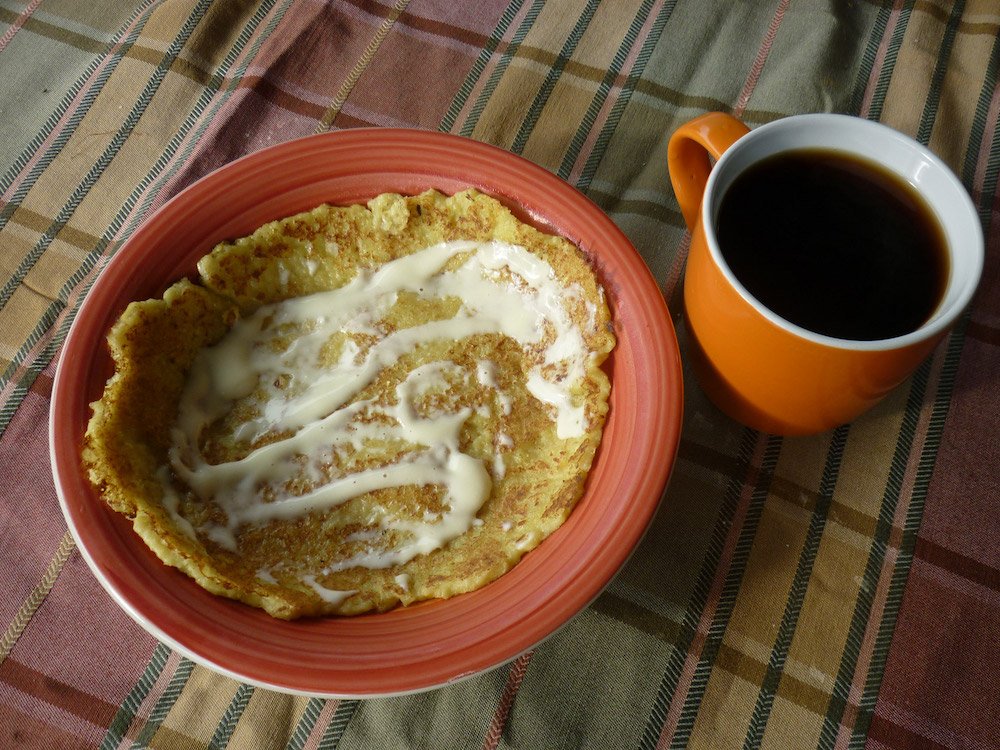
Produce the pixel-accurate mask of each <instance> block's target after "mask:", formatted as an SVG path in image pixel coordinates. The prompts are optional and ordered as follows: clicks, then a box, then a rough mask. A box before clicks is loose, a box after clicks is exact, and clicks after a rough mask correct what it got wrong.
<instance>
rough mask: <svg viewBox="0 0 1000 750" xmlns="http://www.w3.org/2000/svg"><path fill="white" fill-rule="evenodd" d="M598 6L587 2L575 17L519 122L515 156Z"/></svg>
mask: <svg viewBox="0 0 1000 750" xmlns="http://www.w3.org/2000/svg"><path fill="white" fill-rule="evenodd" d="M599 4H600V0H587V6H586V7H585V8H584V10H583V12H582V13H581V14H580V15H579V16H578V17H577V19H576V23H575V24H573V29H572V31H570V33H569V36H568V37H566V41H565V43H564V44H563V46H562V49H560V50H559V53H558V54H557V55H556V59H555V62H554V63H553V64H552V66H551V67H550V68H549V70H548V72H547V73H546V74H545V80H544V81H543V83H542V85H541V87H540V88H539V89H538V91H537V92H536V93H535V98H534V99H533V100H532V102H531V106H529V107H528V112H527V114H525V116H524V118H523V119H522V120H521V127H520V128H518V131H517V135H515V136H514V142H513V143H512V144H511V147H510V150H511V151H513V152H514V153H515V154H520V153H522V152H523V151H524V146H525V144H527V142H528V136H529V135H530V134H531V131H532V130H534V129H535V125H536V124H537V123H538V117H539V115H541V113H542V109H543V108H544V107H545V104H546V102H548V100H549V97H550V96H551V95H552V90H553V89H554V88H555V86H556V81H558V80H559V76H560V75H561V74H562V71H563V69H564V68H565V67H566V61H567V60H568V59H569V58H570V57H572V55H573V52H574V51H575V50H576V47H577V45H578V44H579V43H580V38H581V37H582V36H583V34H584V32H585V31H586V30H587V27H588V26H590V22H591V21H592V20H593V18H594V13H596V12H597V7H598V5H599Z"/></svg>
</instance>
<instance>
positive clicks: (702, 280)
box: [667, 113, 984, 435]
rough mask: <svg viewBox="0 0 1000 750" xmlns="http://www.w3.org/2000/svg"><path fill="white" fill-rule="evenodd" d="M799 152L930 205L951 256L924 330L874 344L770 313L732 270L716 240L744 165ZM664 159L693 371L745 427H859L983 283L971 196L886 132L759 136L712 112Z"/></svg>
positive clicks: (863, 127) (851, 121)
mask: <svg viewBox="0 0 1000 750" xmlns="http://www.w3.org/2000/svg"><path fill="white" fill-rule="evenodd" d="M794 151H799V152H803V153H807V154H808V153H817V152H819V151H822V152H824V153H828V154H829V153H833V154H839V155H842V156H844V157H848V158H850V159H853V160H856V161H857V163H858V164H862V165H864V164H866V163H867V164H868V165H874V166H876V167H878V168H879V170H880V171H882V172H884V173H888V174H889V175H890V176H891V177H893V178H894V179H897V180H898V181H900V182H901V183H903V184H904V185H908V186H910V188H911V189H912V190H913V191H915V192H916V194H917V195H918V196H919V198H921V199H922V201H923V203H924V204H925V207H926V209H927V210H928V211H929V212H930V214H931V215H932V217H933V220H934V221H936V223H937V225H938V226H939V227H940V230H941V232H940V234H941V240H942V242H941V245H942V246H943V250H942V252H943V253H944V255H945V266H944V275H943V277H942V280H941V285H940V286H941V291H940V295H939V296H938V297H937V303H936V307H933V309H932V311H931V312H930V314H929V316H928V317H927V318H926V319H925V320H924V322H923V323H919V324H917V325H915V326H914V327H913V329H912V330H906V331H904V332H902V333H900V334H898V335H896V334H894V335H892V336H890V337H882V338H875V339H870V338H862V337H857V338H852V337H850V336H847V337H838V336H837V335H829V334H825V333H817V332H816V331H815V330H810V329H809V328H807V327H805V326H804V325H800V324H798V323H796V322H792V321H791V320H788V319H786V318H785V317H783V316H782V315H779V314H778V313H776V312H774V310H772V309H771V308H770V307H768V306H767V305H765V304H763V303H762V302H761V301H760V300H759V299H758V298H757V296H755V295H754V294H752V293H751V292H750V291H749V290H748V288H747V285H746V284H745V283H744V282H743V281H742V280H741V278H740V277H739V276H737V275H736V274H735V273H734V271H733V268H732V265H731V264H730V263H729V262H727V260H726V257H725V256H724V252H723V248H722V247H721V246H720V242H719V214H720V207H721V206H722V205H723V201H724V199H725V197H726V194H727V191H729V190H730V188H731V187H732V186H733V184H734V182H735V181H736V180H737V179H738V178H740V177H741V176H742V175H744V174H745V173H746V172H747V170H749V169H751V168H757V167H759V166H760V165H761V163H762V162H764V161H765V160H770V163H773V162H774V159H772V158H771V157H778V156H787V155H788V153H789V152H794ZM667 158H668V167H669V171H670V179H671V183H672V184H673V188H674V193H675V195H676V196H677V200H678V202H679V204H680V207H681V212H682V213H683V215H684V220H685V222H686V223H687V225H688V228H689V229H690V230H691V248H690V253H689V256H688V259H687V267H686V272H685V278H684V312H685V325H686V327H687V331H688V335H689V350H688V351H689V354H690V355H691V364H692V368H693V369H694V372H695V376H696V378H697V380H698V383H699V384H700V385H701V387H702V389H703V390H704V391H705V392H706V394H707V395H708V396H709V398H710V399H711V400H712V401H713V402H714V403H715V404H716V405H717V406H718V407H719V408H720V409H721V410H722V411H723V412H725V413H727V414H728V415H729V416H731V417H733V418H734V419H736V420H737V421H739V422H742V423H743V424H745V425H748V426H750V427H753V428H756V429H758V430H762V431H765V432H769V433H773V434H780V435H803V434H810V433H817V432H823V431H825V430H828V429H831V428H834V427H836V426H838V425H841V424H844V423H846V422H850V421H852V420H853V419H854V418H855V417H857V416H859V415H860V414H861V413H862V412H864V411H865V410H867V409H868V408H870V407H871V406H873V405H874V404H875V403H876V402H878V401H879V400H880V399H881V398H882V397H883V396H885V394H886V393H888V392H889V391H890V390H892V389H893V388H895V387H896V386H897V385H899V384H900V383H901V382H902V381H903V380H905V379H906V378H907V376H909V375H910V374H911V373H912V372H913V370H915V369H916V367H917V366H918V365H919V364H920V363H921V362H922V361H923V360H924V359H925V358H926V357H927V356H928V355H929V354H930V352H931V351H932V350H933V349H934V347H935V346H936V345H937V344H938V342H939V341H940V340H941V339H942V338H943V336H944V335H945V334H946V333H947V331H948V330H949V329H950V328H951V327H952V326H953V324H954V323H955V321H956V320H957V318H958V317H959V315H960V314H961V313H962V311H963V310H964V309H965V307H966V306H967V305H968V303H969V301H970V300H971V298H972V295H973V293H974V292H975V289H976V286H977V285H978V283H979V277H980V275H981V273H982V267H983V255H984V248H983V233H982V228H981V226H980V222H979V217H978V215H977V213H976V210H975V208H974V207H973V205H972V201H971V200H970V198H969V195H968V193H967V192H966V190H965V188H964V187H963V186H962V184H961V182H959V180H958V179H957V178H956V177H955V175H954V174H953V173H952V172H951V170H950V169H949V168H948V167H947V166H946V165H945V164H944V163H943V162H942V161H941V160H940V159H938V158H937V157H936V156H934V154H932V153H931V152H930V151H929V150H928V149H927V148H925V147H924V146H921V145H920V144H919V143H917V142H916V141H913V140H912V139H910V138H908V137H906V136H904V135H902V134H900V133H898V132H896V131H895V130H892V129H891V128H889V127H887V126H884V125H880V124H878V123H874V122H870V121H867V120H863V119H860V118H857V117H851V116H847V115H833V114H810V115H796V116H793V117H787V118H784V119H781V120H776V121H774V122H771V123H768V124H766V125H763V126H761V127H759V128H756V129H754V130H752V131H751V130H749V129H748V128H747V127H746V126H745V125H744V124H743V123H741V122H740V121H739V120H737V119H735V118H733V117H731V116H729V115H726V114H721V113H710V114H706V115H703V116H701V117H698V118H696V119H694V120H692V121H690V122H688V123H686V124H685V125H683V126H681V127H680V128H679V129H678V130H677V131H676V132H675V133H674V134H673V135H672V136H671V138H670V143H669V146H668V152H667ZM711 159H714V160H715V163H714V165H713V164H712V161H711ZM737 184H738V183H737ZM733 194H734V195H736V194H737V192H736V191H734V193H733ZM734 200H736V198H734ZM789 210H790V209H788V207H787V206H784V205H774V206H773V207H771V206H769V207H768V208H767V210H766V212H764V215H761V216H760V217H759V221H760V222H764V223H765V228H766V227H767V226H770V227H772V228H776V227H777V226H778V223H781V222H788V221H790V220H792V219H794V218H797V217H792V216H789V215H788V214H787V213H786V211H789ZM729 236H731V234H730V235H729ZM753 236H754V237H756V236H757V235H756V234H754V235H753ZM755 241H756V240H755ZM758 249H759V250H764V249H769V248H764V247H762V246H760V245H753V246H752V247H751V248H750V252H749V255H750V256H751V258H752V257H753V252H754V251H755V250H758ZM805 250H806V249H805V248H803V251H805ZM744 252H745V250H744ZM863 281H864V280H863V279H859V280H858V282H859V283H862V282H863ZM893 283H894V284H905V283H909V282H906V281H903V280H894V281H893ZM852 295H853V292H852V290H851V289H850V288H849V289H845V290H844V293H843V299H842V303H840V304H842V305H843V306H844V307H843V308H842V309H843V310H845V311H846V310H847V307H846V306H848V305H851V304H852ZM930 304H931V305H933V302H931V303H930ZM836 310H837V308H835V309H834V311H833V314H834V315H836Z"/></svg>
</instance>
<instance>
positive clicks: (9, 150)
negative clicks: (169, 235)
mask: <svg viewBox="0 0 1000 750" xmlns="http://www.w3.org/2000/svg"><path fill="white" fill-rule="evenodd" d="M998 72H1000V5H998V3H997V2H996V1H995V0H978V1H977V0H967V1H963V0H956V2H946V1H945V0H752V1H750V2H731V1H730V0H605V1H604V2H598V1H597V0H547V1H546V2H543V1H542V0H479V1H478V2H475V3H463V2H450V1H449V0H395V2H392V1H391V0H381V1H379V0H340V1H339V2H330V3H326V2H320V1H319V0H260V1H259V2H251V1H250V0H219V1H216V2H210V1H209V0H104V1H102V2H100V3H90V2H80V1H79V0H31V1H30V2H27V3H25V2H15V1H14V0H0V136H2V137H0V474H2V478H3V481H2V484H0V487H2V489H0V583H2V592H3V593H2V595H0V748H38V749H39V750H41V749H43V748H44V749H46V750H49V749H52V748H102V750H103V749H105V748H108V749H110V748H119V747H121V748H128V747H150V748H164V749H169V750H173V749H181V750H185V749H188V748H191V749H194V748H208V747H212V748H222V747H230V748H324V749H325V750H329V749H330V748H341V749H343V750H353V749H354V748H478V747H483V748H539V749H543V750H557V749H559V748H641V749H642V750H651V749H652V748H682V747H691V748H710V749H716V748H741V747H742V748H758V747H767V748H793V749H795V748H823V749H825V750H827V749H832V748H853V747H870V748H873V749H877V750H883V749H885V750H890V749H891V750H903V749H904V748H956V749H957V748H995V747H1000V718H998V717H1000V678H998V677H997V665H998V659H1000V656H998V648H997V645H998V643H1000V520H998V518H997V504H996V501H997V497H998V489H997V488H998V469H997V467H998V466H1000V443H998V441H997V436H998V435H1000V349H998V347H1000V193H998V176H1000V128H998V118H1000V88H998ZM710 110H719V111H726V112H730V113H732V114H735V115H736V116H738V117H740V118H741V119H743V120H744V121H745V122H746V123H747V124H748V125H749V126H751V127H755V126H758V125H761V124H763V123H766V122H769V121H772V120H775V119H777V118H781V117H784V116H787V115H791V114H796V113H802V112H822V111H832V112H843V113H849V114H854V115H858V116H860V117H863V118H868V119H871V120H878V121H881V122H883V123H886V124H888V125H890V126H892V127H894V128H896V129H898V130H900V131H902V132H903V133H906V134H908V135H910V136H912V137H913V138H915V139H917V140H918V141H920V142H922V143H924V144H926V145H927V146H929V147H930V149H931V150H933V151H934V152H935V153H937V154H938V155H939V156H941V157H942V159H944V160H945V161H946V162H947V163H948V164H949V165H950V166H951V168H952V169H953V170H954V171H955V173H956V174H957V175H958V176H959V177H960V179H961V180H962V182H963V183H964V184H965V186H966V187H967V189H968V191H969V193H970V195H971V196H972V199H973V202H974V204H975V206H976V208H977V209H978V211H979V216H980V219H981V221H982V224H983V228H984V231H985V233H986V239H987V263H986V269H985V273H984V276H983V280H982V283H981V286H980V289H979V292H978V294H977V296H976V298H975V301H974V302H973V304H972V306H971V308H970V309H969V310H968V311H967V313H966V314H965V315H964V317H963V318H962V319H961V321H960V323H959V324H958V326H957V327H956V328H955V330H954V331H953V332H952V333H951V335H950V336H949V337H948V338H947V339H946V340H945V341H944V342H943V343H942V345H941V346H940V347H939V348H938V349H937V350H936V351H935V352H934V353H933V355H932V356H931V357H930V358H928V359H927V361H925V362H924V363H923V364H922V365H921V366H920V368H919V369H918V370H917V372H916V373H915V374H914V375H913V376H912V377H911V378H910V379H909V380H907V381H906V382H905V383H904V384H903V385H902V386H900V387H899V388H897V389H896V390H895V391H893V392H892V393H891V394H890V395H889V396H888V397H887V398H886V399H885V400H884V401H883V402H882V403H880V404H879V405H878V406H877V407H876V408H875V409H874V410H872V411H871V412H869V413H868V414H865V415H864V416H863V417H861V418H859V419H858V420H857V421H856V422H854V423H852V424H851V425H846V426H843V427H840V428H838V429H836V430H834V431H832V432H829V433H825V434H822V435H818V436H814V437H808V438H784V439H782V438H779V437H775V436H770V435H766V434H761V433H758V432H754V431H752V430H749V429H746V428H744V427H741V426H740V425H738V424H736V423H734V422H732V421H730V420H728V419H727V418H725V417H724V416H722V415H721V414H720V413H719V412H718V411H716V410H715V408H714V407H713V406H711V404H710V403H709V402H708V401H707V400H706V398H705V397H704V395H703V394H702V393H701V391H700V390H699V389H698V387H697V385H696V384H695V381H694V379H693V377H692V376H691V373H690V372H689V371H687V370H685V378H686V388H685V390H686V396H685V399H686V400H685V422H684V428H683V436H682V443H681V447H680V453H679V458H678V463H677V465H676V468H675V470H674V474H673V477H672V480H671V483H670V485H669V487H668V489H667V492H666V494H665V497H664V499H663V502H662V505H661V507H660V510H659V512H658V514H657V516H656V518H655V520H654V522H653V525H652V527H651V528H650V530H649V532H648V534H647V535H646V537H645V539H644V541H643V542H642V544H641V545H640V547H639V548H638V549H637V550H636V552H635V554H634V555H633V556H632V558H631V560H630V561H629V563H628V564H627V566H626V567H625V568H624V569H623V570H622V571H621V573H620V574H619V575H618V576H617V577H616V578H615V579H614V581H613V582H612V584H611V585H610V587H609V588H608V589H607V590H606V591H605V592H604V593H603V594H602V595H601V596H600V597H599V598H598V599H597V600H596V601H595V602H593V604H592V605H591V606H590V607H589V608H587V609H586V610H585V611H583V612H582V613H580V614H579V615H578V616H577V617H575V618H574V619H573V620H572V621H570V623H569V624H568V625H567V626H566V627H564V628H563V629H562V630H560V631H559V632H558V633H556V634H555V635H554V636H553V637H551V638H550V639H548V640H547V641H545V642H544V643H543V644H541V645H540V646H538V647H537V648H536V649H535V650H534V651H532V652H529V653H527V654H525V655H523V656H522V657H520V658H519V659H517V660H516V661H515V662H513V663H511V664H508V665H504V666H501V667H499V668H497V669H495V670H493V671H491V672H489V673H486V674H483V675H480V676H477V677H474V678H472V679H469V680H466V681H464V682H461V683H459V684H456V685H453V686H449V687H447V688H443V689H439V690H435V691H431V692H427V693H422V694H417V695H411V696H406V697H398V698H386V699H376V700H365V701H358V700H340V701H338V700H320V699H316V698H308V697H296V696H289V695H284V694H279V693H275V692H271V691H268V690H264V689H261V688H254V687H251V686H248V685H244V684H240V683H238V682H235V681H233V680H231V679H229V678H226V677H223V676H220V675H218V674H216V673H214V672H212V671H210V670H208V669H206V668H204V667H202V666H199V665H196V664H193V663H192V662H191V661H189V660H188V659H186V658H184V657H182V656H180V655H179V654H177V653H175V652H173V651H171V650H170V649H169V648H168V647H166V646H164V645H162V644H159V643H157V641H156V640H155V639H154V638H152V637H151V636H150V635H148V634H146V633H145V631H143V630H142V629H141V628H140V627H139V626H138V625H137V624H136V623H134V622H133V621H132V620H131V619H130V618H129V617H128V616H127V615H125V614H124V613H123V612H122V611H121V610H120V609H119V608H118V606H117V605H116V604H115V603H114V601H113V600H112V599H111V597H110V596H108V595H107V594H106V593H105V592H104V590H103V589H102V588H101V587H100V586H99V584H98V583H97V581H96V579H95V578H94V576H93V575H92V574H91V573H90V571H89V569H88V567H87V565H86V563H85V562H84V560H83V559H82V557H81V555H80V553H79V551H78V550H77V549H76V548H75V546H74V543H73V540H72V537H71V536H70V535H69V533H68V531H67V528H66V524H65V521H64V519H63V516H62V514H61V512H60V509H59V505H58V502H57V499H56V495H55V490H54V488H53V483H52V478H51V472H50V469H49V458H48V456H49V451H48V434H47V430H48V427H47V424H48V408H49V398H50V393H51V387H52V379H53V375H54V372H55V367H56V365H57V362H58V359H59V354H60V347H61V344H62V342H63V341H64V339H65V336H66V334H67V330H68V328H69V325H70V324H71V322H72V320H73V317H74V314H75V311H76V310H77V309H78V308H79V306H80V304H81V301H82V300H83V299H84V298H85V297H86V295H87V292H88V289H89V288H90V286H91V285H92V283H93V282H94V279H95V278H96V277H97V276H98V275H99V274H100V272H101V270H102V268H103V267H104V266H105V265H106V264H107V262H108V260H109V259H110V258H111V257H112V256H113V255H114V254H115V253H116V252H117V250H118V249H119V248H120V247H121V245H122V243H123V242H124V241H125V240H127V239H128V237H129V236H130V235H131V234H132V233H133V232H134V231H135V229H136V227H137V226H138V225H139V224H140V222H142V220H143V218H144V217H146V216H148V215H149V214H150V212H152V211H154V210H155V209H156V208H157V207H158V206H160V205H162V204H163V203H164V202H165V201H166V200H167V199H169V198H170V197H171V196H173V195H175V194H176V193H177V192H178V191H179V190H181V189H182V188H184V187H185V186H186V185H189V184H190V183H191V182H192V181H194V180H196V179H197V178H199V177H200V176H202V175H204V174H206V173H207V172H209V171H211V170H213V169H215V168H217V167H219V166H220V165H223V164H225V163H227V162H229V161H231V160H232V159H234V158H237V157H239V156H241V155H244V154H247V153H251V152H254V151H256V150H258V149H260V148H263V147H265V146H268V145H270V144H274V143H278V142H281V141H285V140H288V139H291V138H295V137H298V136H304V135H308V134H311V133H315V132H321V131H326V130H335V129H343V128H354V127H360V126H402V127H413V128H421V129H428V130H440V131H446V132H451V133H456V134H462V135H465V136H469V137H471V138H474V139H477V140H480V141H485V142H489V143H492V144H495V145H498V146H501V147H503V148H505V149H508V150H510V151H513V152H515V153H518V154H521V155H523V156H524V157H526V158H528V159H530V160H532V161H534V162H536V163H538V164H540V165H542V166H544V167H545V168H546V169H548V170H550V171H552V172H554V173H555V174H557V175H559V176H560V177H562V178H564V179H565V180H567V181H568V182H570V183H571V184H573V185H574V186H576V187H577V188H578V189H580V190H581V191H583V192H584V193H585V194H586V195H587V196H589V197H590V198H591V199H592V200H594V201H595V202H597V203H598V204H599V205H600V206H601V207H602V208H603V209H604V210H605V211H606V212H607V213H608V214H609V215H610V216H611V217H612V218H613V219H614V221H615V222H616V223H617V224H618V226H619V227H621V229H622V230H623V231H624V232H625V233H626V234H627V235H628V237H629V239H630V240H631V241H632V242H633V244H634V245H635V247H636V248H637V249H638V250H639V252H640V253H641V255H642V256H643V258H644V259H645V261H646V262H647V264H648V265H649V267H650V269H651V270H652V272H653V275H654V276H655V278H656V279H657V281H658V282H659V284H660V286H661V289H662V292H663V295H664V297H665V299H666V300H667V303H668V306H669V308H670V310H671V312H672V315H673V322H674V324H675V326H676V327H677V330H678V335H679V338H680V343H681V351H682V355H684V353H685V351H686V346H687V342H686V332H685V329H684V323H683V319H682V316H681V315H680V300H679V291H680V281H681V279H682V276H683V268H684V261H685V258H686V253H687V243H688V235H687V233H686V231H685V227H684V222H683V220H682V218H681V215H680V212H679V210H678V207H677V203H676V201H675V200H674V196H673V193H672V191H671V189H670V185H669V180H668V179H667V174H666V145H667V140H668V138H669V136H670V134H671V133H672V132H673V130H674V129H675V128H677V127H678V126H679V125H680V124H681V123H683V122H685V121H687V120H689V119H691V118H692V117H694V116H696V115H698V114H701V113H703V112H705V111H710Z"/></svg>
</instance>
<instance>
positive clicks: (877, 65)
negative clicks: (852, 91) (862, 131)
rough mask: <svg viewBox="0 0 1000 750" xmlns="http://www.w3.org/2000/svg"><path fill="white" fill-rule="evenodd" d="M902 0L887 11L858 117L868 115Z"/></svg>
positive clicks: (901, 7) (900, 10) (897, 20)
mask: <svg viewBox="0 0 1000 750" xmlns="http://www.w3.org/2000/svg"><path fill="white" fill-rule="evenodd" d="M903 1H904V0H896V2H894V3H893V5H892V11H891V12H890V13H889V21H888V23H886V25H885V32H884V33H883V34H882V41H881V43H880V44H879V46H878V51H877V52H876V53H875V62H874V64H873V65H872V70H871V74H870V75H869V76H868V85H867V86H865V95H864V97H863V98H862V100H861V111H860V112H858V116H859V117H868V112H869V111H870V110H871V107H872V99H873V98H874V96H875V89H876V88H877V87H878V80H879V77H880V76H881V75H882V68H883V67H884V66H885V56H886V55H887V54H888V52H889V44H890V43H891V42H892V35H893V33H894V32H895V31H896V24H897V23H898V22H899V15H900V13H901V12H902V10H903Z"/></svg>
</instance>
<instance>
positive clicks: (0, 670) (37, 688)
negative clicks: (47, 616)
mask: <svg viewBox="0 0 1000 750" xmlns="http://www.w3.org/2000/svg"><path fill="white" fill-rule="evenodd" d="M0 680H2V681H3V682H5V683H7V684H8V685H10V686H12V687H14V688H17V689H18V690H20V691H21V692H22V693H26V694H27V695H31V696H34V697H35V698H38V699H39V700H42V701H45V702H46V703H48V704H50V705H52V706H55V707H57V708H61V709H62V710H63V711H66V712H68V713H71V714H73V715H74V716H78V717H80V718H81V719H84V720H85V721H88V722H90V723H91V724H94V725H95V726H99V727H106V726H108V725H109V724H110V723H111V720H112V719H114V717H115V713H116V712H117V710H118V707H117V706H115V705H112V704H111V703H108V702H107V701H105V700H101V699H100V698H98V697H97V696H95V695H91V694H90V693H88V692H86V691H84V690H80V689H79V688H75V687H73V686H72V685H67V684H66V683H65V682H61V681H59V680H57V679H55V678H53V677H50V676H49V675H47V674H45V673H43V672H39V671H37V670H35V669H32V668H31V667H29V666H27V665H25V664H22V663H21V662H19V661H17V660H16V659H13V658H10V657H8V658H7V659H5V660H4V662H3V664H0Z"/></svg>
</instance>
